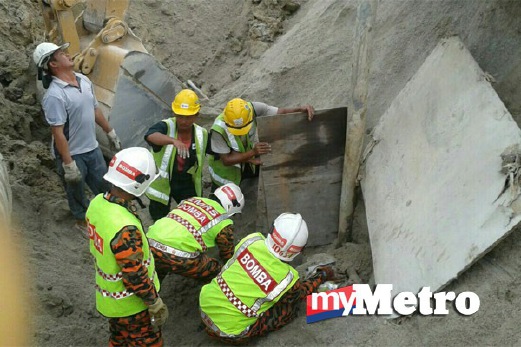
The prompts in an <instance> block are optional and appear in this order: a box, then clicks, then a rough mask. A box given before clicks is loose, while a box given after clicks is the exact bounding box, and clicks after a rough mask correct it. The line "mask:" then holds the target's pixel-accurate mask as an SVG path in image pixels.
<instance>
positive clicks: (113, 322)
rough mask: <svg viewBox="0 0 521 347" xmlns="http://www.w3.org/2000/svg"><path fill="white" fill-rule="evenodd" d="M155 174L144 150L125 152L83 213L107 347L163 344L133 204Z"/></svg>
mask: <svg viewBox="0 0 521 347" xmlns="http://www.w3.org/2000/svg"><path fill="white" fill-rule="evenodd" d="M157 176H158V173H157V168H156V165H155V163H154V158H153V157H152V154H150V152H149V151H148V150H146V149H145V148H138V147H132V148H127V149H124V150H122V151H120V152H118V153H116V155H115V156H114V157H113V158H112V160H111V161H110V163H109V169H108V172H107V173H106V174H105V176H103V178H104V179H105V180H107V181H108V182H110V183H112V188H111V189H110V191H109V192H106V193H105V194H99V195H97V196H96V197H95V198H94V199H93V200H92V201H91V203H90V205H89V208H88V210H87V215H86V217H87V226H88V230H89V238H90V240H89V243H90V252H91V254H92V255H93V257H94V260H95V268H96V271H95V274H96V308H97V310H98V311H99V312H100V313H101V314H102V315H103V316H105V317H107V318H108V319H109V326H110V339H109V345H110V346H137V345H139V346H141V345H142V346H162V345H163V338H162V335H161V329H160V327H161V326H162V325H163V324H164V323H165V321H166V319H167V317H168V309H167V307H166V305H165V304H164V303H163V301H162V300H161V298H160V297H159V294H158V292H159V280H158V278H157V275H156V272H155V266H154V257H153V256H152V253H151V251H150V249H149V245H148V241H147V238H146V237H145V234H144V230H143V225H142V224H141V221H140V219H139V217H138V215H137V213H136V207H135V206H134V204H133V200H134V199H136V198H138V197H139V196H141V195H142V194H143V193H144V192H145V190H146V189H147V188H148V186H149V185H150V183H152V182H153V181H154V180H155V179H156V178H157Z"/></svg>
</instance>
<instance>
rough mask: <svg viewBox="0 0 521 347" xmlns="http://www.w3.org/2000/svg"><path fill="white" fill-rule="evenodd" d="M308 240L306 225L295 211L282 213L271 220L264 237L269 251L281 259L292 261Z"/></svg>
mask: <svg viewBox="0 0 521 347" xmlns="http://www.w3.org/2000/svg"><path fill="white" fill-rule="evenodd" d="M307 242H308V226H307V224H306V222H305V221H304V220H303V219H302V216H301V215H300V214H299V213H297V214H294V213H283V214H281V215H280V216H278V217H277V218H276V219H275V221H274V222H273V229H272V231H271V233H270V234H268V237H267V238H266V246H268V249H269V250H270V252H271V253H272V254H273V255H274V256H275V257H277V258H279V259H280V260H283V261H292V260H293V259H294V258H295V257H296V256H297V255H298V254H299V253H300V252H301V251H302V249H303V248H304V246H305V245H306V243H307Z"/></svg>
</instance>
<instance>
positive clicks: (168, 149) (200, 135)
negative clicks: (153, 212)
mask: <svg viewBox="0 0 521 347" xmlns="http://www.w3.org/2000/svg"><path fill="white" fill-rule="evenodd" d="M163 122H165V123H166V125H167V127H168V130H167V134H168V136H169V137H171V138H174V139H177V127H176V120H175V118H168V119H163ZM194 129H195V151H196V155H197V162H196V168H195V171H194V172H192V181H193V182H194V186H195V193H196V195H197V196H202V195H203V165H204V157H205V152H206V144H207V143H208V131H207V130H206V129H205V128H203V127H201V126H199V125H197V124H194ZM151 153H152V156H153V157H154V161H155V162H156V166H157V168H158V169H159V177H158V178H157V179H156V180H155V181H154V182H152V184H150V186H149V187H148V189H147V191H146V196H147V197H148V198H149V199H150V200H154V201H157V202H160V203H162V204H163V205H167V204H168V201H170V178H171V177H172V171H173V169H174V160H175V156H176V153H177V148H176V147H175V146H174V145H166V146H163V147H162V148H161V150H160V151H159V152H154V151H153V150H152V151H151Z"/></svg>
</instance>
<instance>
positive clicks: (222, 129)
mask: <svg viewBox="0 0 521 347" xmlns="http://www.w3.org/2000/svg"><path fill="white" fill-rule="evenodd" d="M248 106H249V107H251V109H252V110H253V112H254V120H253V125H252V127H251V129H250V131H249V132H248V134H247V138H246V146H245V145H244V144H243V143H242V140H241V137H240V136H235V135H232V134H231V133H230V132H229V131H228V127H227V126H226V123H225V122H224V114H222V113H221V114H220V115H219V116H218V117H217V118H216V119H215V121H214V123H213V125H212V128H211V129H212V130H213V131H215V132H217V133H219V134H221V136H222V137H223V138H224V140H225V141H226V143H227V144H228V147H230V148H231V149H232V150H233V151H235V152H239V153H245V152H247V151H249V150H251V149H253V146H254V143H253V139H254V137H255V132H256V131H257V120H256V119H255V117H256V116H255V109H254V108H253V105H252V104H251V103H248ZM252 169H254V167H253V165H252ZM208 170H209V171H210V176H211V177H212V182H213V183H214V184H215V185H217V186H218V187H220V186H223V185H225V184H227V183H235V184H237V185H239V184H240V183H241V171H242V168H241V164H235V165H230V166H226V165H224V163H223V162H222V160H221V159H216V158H215V157H214V156H213V155H210V156H209V158H208Z"/></svg>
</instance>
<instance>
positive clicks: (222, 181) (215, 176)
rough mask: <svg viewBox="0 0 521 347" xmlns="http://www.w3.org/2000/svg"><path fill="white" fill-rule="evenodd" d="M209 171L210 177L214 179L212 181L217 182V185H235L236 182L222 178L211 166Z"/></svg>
mask: <svg viewBox="0 0 521 347" xmlns="http://www.w3.org/2000/svg"><path fill="white" fill-rule="evenodd" d="M208 171H209V172H210V177H211V178H212V180H214V181H216V182H217V183H219V184H220V185H222V186H224V185H225V184H228V183H235V182H232V181H230V180H227V179H226V178H224V177H221V176H219V175H218V174H216V173H215V171H214V170H213V169H212V167H211V166H208Z"/></svg>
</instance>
